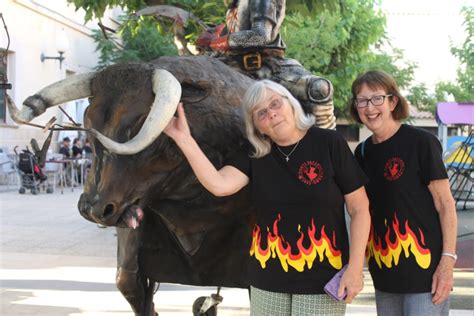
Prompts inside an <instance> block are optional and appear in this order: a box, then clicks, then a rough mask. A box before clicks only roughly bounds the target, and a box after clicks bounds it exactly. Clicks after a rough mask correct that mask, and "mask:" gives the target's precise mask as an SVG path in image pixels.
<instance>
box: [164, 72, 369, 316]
mask: <svg viewBox="0 0 474 316" xmlns="http://www.w3.org/2000/svg"><path fill="white" fill-rule="evenodd" d="M243 108H244V112H245V124H246V130H247V136H248V139H249V141H250V143H251V145H252V147H253V151H252V153H250V154H249V153H248V152H241V153H236V154H235V156H234V157H233V158H232V159H231V160H229V161H228V162H227V163H226V165H225V166H224V167H222V168H221V169H220V170H217V169H216V168H215V167H214V165H213V164H212V163H211V162H210V161H209V159H208V158H207V157H206V156H205V155H204V153H203V152H202V150H201V149H200V148H199V146H198V144H197V143H196V141H195V140H194V139H193V137H192V136H191V133H190V130H189V127H188V124H187V121H186V117H185V114H184V109H183V105H182V104H180V105H179V107H178V116H177V117H176V118H173V120H172V121H171V122H170V123H169V125H168V126H167V128H166V129H165V131H164V132H165V133H166V134H167V135H168V136H169V137H171V138H172V139H173V140H174V141H175V142H176V144H177V145H178V146H179V147H180V149H181V150H182V151H183V153H184V155H185V156H186V158H187V159H188V161H189V163H190V165H191V167H192V169H193V171H194V172H195V174H196V176H197V178H198V179H199V181H200V182H201V183H202V185H203V186H204V187H205V188H206V189H207V190H209V191H210V192H211V193H212V194H214V195H216V196H227V195H231V194H233V193H236V192H237V191H239V190H240V189H242V188H243V187H244V186H246V185H247V184H248V183H251V184H252V186H251V190H252V200H253V201H252V202H253V204H254V206H255V208H256V209H257V213H256V224H255V227H254V229H253V232H252V244H251V245H250V251H249V255H250V257H251V258H250V259H251V260H250V266H249V277H250V280H251V281H250V282H251V302H250V308H251V314H253V315H316V314H321V315H328V314H331V315H343V314H344V313H345V308H346V305H345V304H346V303H350V302H351V301H352V299H353V298H354V297H355V296H356V295H357V294H358V293H359V292H360V291H361V290H362V287H363V274H362V270H363V265H364V251H365V246H366V243H367V238H368V234H369V224H370V219H369V212H368V200H367V196H366V194H365V189H364V184H365V182H366V178H365V175H364V174H363V172H362V171H361V169H360V167H359V166H358V165H357V162H356V161H355V159H354V157H353V155H352V153H351V151H350V150H349V148H348V146H347V143H346V141H345V140H344V139H343V138H342V137H341V136H340V135H339V134H338V133H337V132H334V131H331V130H324V129H319V128H316V127H313V124H314V117H312V116H307V115H305V114H304V112H303V111H302V109H301V106H300V104H299V102H298V101H297V100H296V99H295V98H294V97H293V96H292V95H291V94H290V93H289V92H288V90H286V89H285V88H284V87H283V86H281V85H279V84H278V83H275V82H272V81H269V80H263V81H259V82H256V83H255V84H253V85H252V86H251V87H250V88H249V89H248V91H247V93H246V94H245V96H244V99H243ZM344 203H345V204H346V205H347V211H348V213H349V215H350V216H351V234H350V241H351V242H350V245H349V241H348V234H347V230H346V225H345V219H344ZM346 264H347V269H346V270H345V272H344V273H343V275H342V278H341V280H340V285H339V287H338V289H337V293H336V294H335V295H336V296H337V300H333V299H331V298H330V297H329V296H328V295H326V294H325V292H324V286H325V284H326V283H327V282H328V281H329V280H330V279H331V278H332V277H333V276H334V275H335V274H336V273H337V272H338V271H340V270H341V269H342V268H343V266H344V265H346ZM345 295H346V296H345ZM344 296H345V300H343V298H344Z"/></svg>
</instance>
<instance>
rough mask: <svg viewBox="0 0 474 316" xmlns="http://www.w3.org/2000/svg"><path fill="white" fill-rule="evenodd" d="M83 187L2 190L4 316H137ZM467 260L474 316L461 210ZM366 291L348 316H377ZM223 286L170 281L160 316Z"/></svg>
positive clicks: (468, 299) (231, 299)
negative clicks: (119, 285)
mask: <svg viewBox="0 0 474 316" xmlns="http://www.w3.org/2000/svg"><path fill="white" fill-rule="evenodd" d="M80 191H81V190H80V189H79V188H76V190H74V192H71V191H70V190H65V191H64V194H60V193H59V192H56V193H54V194H45V193H41V194H39V195H37V196H33V195H31V194H29V193H28V194H26V195H19V194H18V193H17V192H16V191H11V192H2V193H0V298H1V302H0V314H1V315H4V316H17V315H34V316H63V315H70V316H79V315H81V316H92V315H94V316H112V315H114V316H115V315H116V316H132V315H133V313H132V312H131V309H130V307H129V305H128V303H127V302H126V301H125V299H124V298H123V297H122V296H121V294H120V293H119V291H118V290H117V289H116V287H115V281H114V280H115V267H116V264H115V254H116V237H115V236H114V232H115V230H114V229H113V228H107V229H100V228H98V227H97V226H96V225H95V224H93V223H90V222H88V221H86V220H84V219H83V218H82V217H81V216H80V215H79V213H78V211H77V206H76V204H77V201H78V199H79V195H80ZM458 216H459V232H458V235H459V236H460V237H459V242H458V251H457V252H458V254H459V260H458V264H457V269H456V271H455V288H454V292H453V295H452V298H451V302H452V303H451V307H452V310H451V313H450V315H470V316H472V315H474V210H471V211H458ZM365 279H366V280H365V281H366V282H365V288H364V291H363V292H362V293H361V294H360V295H359V296H358V298H357V300H356V301H355V302H354V303H353V304H351V305H349V306H348V309H347V314H348V315H375V306H374V292H373V287H372V282H371V280H370V277H369V274H368V273H367V272H365ZM214 290H215V288H203V287H192V286H184V285H176V284H162V285H161V287H160V289H159V291H158V293H157V294H156V295H155V299H154V300H155V304H156V306H157V311H158V312H159V313H160V316H178V315H192V313H191V306H192V303H193V302H194V300H195V299H196V298H197V297H199V296H208V295H210V294H211V293H213V291H214ZM221 294H222V295H223V297H224V301H223V303H222V304H221V305H219V308H218V315H220V316H226V315H249V302H248V294H247V291H246V290H241V289H227V288H226V289H223V290H222V292H221Z"/></svg>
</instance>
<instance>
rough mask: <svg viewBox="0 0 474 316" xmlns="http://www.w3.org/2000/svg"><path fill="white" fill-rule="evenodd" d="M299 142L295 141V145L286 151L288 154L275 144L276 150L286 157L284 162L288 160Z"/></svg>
mask: <svg viewBox="0 0 474 316" xmlns="http://www.w3.org/2000/svg"><path fill="white" fill-rule="evenodd" d="M299 144H300V141H298V142H297V143H296V145H295V146H294V147H293V149H292V150H291V151H290V152H289V153H288V154H285V153H284V152H283V151H282V150H281V149H280V147H279V146H278V145H277V146H276V148H277V149H278V151H279V152H280V153H281V154H282V155H283V156H285V159H286V162H288V161H290V156H291V154H292V153H293V152H294V151H295V150H296V147H298V145H299Z"/></svg>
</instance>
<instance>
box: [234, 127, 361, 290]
mask: <svg viewBox="0 0 474 316" xmlns="http://www.w3.org/2000/svg"><path fill="white" fill-rule="evenodd" d="M293 148H294V145H292V146H288V147H283V148H282V147H280V149H281V150H282V151H283V152H285V153H289V152H290V151H291V150H292V149H293ZM289 158H290V159H289V161H288V162H287V161H286V160H285V157H284V156H283V155H282V154H281V153H280V152H279V151H278V149H277V148H276V145H273V147H272V150H271V152H270V153H269V154H268V155H266V156H265V157H262V158H259V159H254V158H249V156H248V153H239V154H238V155H236V156H235V157H233V159H231V161H228V162H227V164H228V165H232V166H234V167H236V168H238V169H239V170H241V171H242V172H244V173H245V174H246V175H248V176H249V178H250V185H251V190H252V198H253V203H254V205H255V206H256V209H257V222H256V225H255V227H254V229H253V233H252V244H251V246H250V251H249V254H250V256H251V260H250V267H249V274H250V275H249V277H250V280H251V285H252V286H255V287H257V288H260V289H263V290H267V291H274V292H284V293H293V294H323V293H324V291H323V287H324V285H325V284H326V283H327V282H328V281H329V280H330V279H331V277H332V276H334V274H335V273H336V272H337V271H338V270H340V269H341V268H342V266H343V265H344V264H346V263H347V262H348V258H349V246H348V236H347V230H346V225H345V219H344V194H348V193H350V192H352V191H354V190H356V189H358V188H360V187H361V186H363V185H364V184H365V183H366V180H367V179H366V177H365V175H364V174H363V172H362V170H361V168H360V167H359V166H358V164H357V161H356V160H355V158H354V156H353V155H352V153H351V151H350V149H349V147H348V146H347V143H346V141H345V140H344V139H343V138H342V137H341V136H340V135H339V134H338V133H337V132H334V131H330V130H324V129H319V128H311V129H309V130H308V132H307V134H306V135H305V136H304V137H303V139H302V140H301V141H300V143H299V144H298V146H297V147H296V149H295V150H294V152H293V153H292V154H291V155H290V157H289Z"/></svg>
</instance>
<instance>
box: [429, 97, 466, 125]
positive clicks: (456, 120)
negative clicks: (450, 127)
mask: <svg viewBox="0 0 474 316" xmlns="http://www.w3.org/2000/svg"><path fill="white" fill-rule="evenodd" d="M436 118H437V120H438V121H439V122H441V123H442V124H470V125H474V103H456V102H440V103H438V104H437V107H436Z"/></svg>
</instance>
